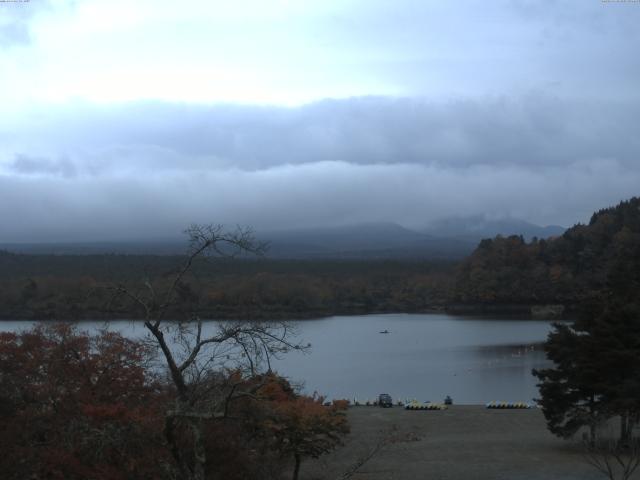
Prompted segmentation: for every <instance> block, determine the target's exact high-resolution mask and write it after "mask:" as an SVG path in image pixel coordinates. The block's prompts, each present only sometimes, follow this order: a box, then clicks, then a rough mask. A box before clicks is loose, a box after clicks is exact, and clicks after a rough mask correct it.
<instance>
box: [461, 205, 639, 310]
mask: <svg viewBox="0 0 640 480" xmlns="http://www.w3.org/2000/svg"><path fill="white" fill-rule="evenodd" d="M638 268H640V198H632V199H630V200H628V201H623V202H621V203H620V204H618V205H617V206H615V207H611V208H605V209H602V210H600V211H598V212H596V213H594V214H593V216H592V217H591V220H590V221H589V224H588V225H580V224H578V225H576V226H574V227H572V228H570V229H568V230H567V231H566V232H565V233H564V234H563V235H562V236H559V237H555V238H549V239H546V240H545V239H533V240H532V241H531V242H525V241H524V239H523V238H522V237H519V236H510V237H506V238H505V237H500V236H498V237H496V238H494V239H492V240H491V239H487V240H483V241H482V242H481V243H480V245H479V246H478V248H477V249H476V250H475V251H474V252H473V254H472V255H471V256H470V257H468V258H467V259H466V260H464V261H463V262H462V264H461V265H460V267H459V269H458V274H457V277H456V281H455V286H454V291H453V297H452V299H451V300H452V302H453V303H460V304H477V305H501V304H516V305H518V304H519V305H541V304H560V305H564V306H567V307H569V308H573V307H576V306H577V305H578V304H579V303H580V302H581V301H583V300H584V299H585V298H587V297H589V296H590V295H591V294H592V293H593V292H597V291H600V290H602V289H603V288H604V286H605V282H606V281H607V279H609V280H611V279H612V278H614V277H615V278H617V279H618V280H617V281H619V282H625V281H626V280H625V278H631V275H629V273H630V272H632V271H634V270H637V269H638Z"/></svg>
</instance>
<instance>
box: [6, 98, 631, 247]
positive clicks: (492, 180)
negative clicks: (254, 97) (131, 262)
mask: <svg viewBox="0 0 640 480" xmlns="http://www.w3.org/2000/svg"><path fill="white" fill-rule="evenodd" d="M639 114H640V101H627V102H620V101H614V100H608V101H605V100H589V101H580V100H567V99H559V98H555V97H551V96H546V95H541V94H534V93H532V94H531V95H529V96H525V97H518V98H510V97H504V98H495V97H494V98H486V99H482V100H451V101H428V100H421V99H409V98H400V99H394V98H354V99H348V100H331V101H322V102H318V103H313V104H309V105H307V106H303V107H299V108H276V107H257V106H237V105H235V106H234V105H226V106H225V105H217V106H208V107H205V106H194V105H176V104H166V103H149V102H147V103H136V104H126V105H120V106H108V107H107V106H105V107H97V106H87V105H82V104H79V105H75V106H74V107H73V108H70V107H69V106H67V107H65V108H64V109H62V108H59V109H49V110H47V111H42V110H41V111H37V112H29V113H25V115H24V116H23V117H22V118H20V119H16V121H15V122H13V123H12V124H11V125H10V126H6V125H8V124H5V126H4V127H2V128H1V130H0V137H1V138H2V139H3V144H4V148H3V149H2V152H3V155H4V158H1V159H0V168H1V169H2V170H1V172H2V173H1V174H0V218H1V219H2V222H3V230H2V235H1V236H2V238H1V239H0V240H1V241H4V242H14V241H47V240H49V241H62V240H113V239H132V238H147V237H152V236H173V235H174V234H176V232H179V231H181V230H182V229H183V228H184V227H185V226H186V225H188V224H189V223H191V222H222V223H231V224H236V223H241V224H251V225H254V226H255V227H256V228H258V229H263V230H264V229H280V228H292V227H311V226H320V225H341V224H349V223H362V222H379V221H392V222H398V223H400V224H402V225H405V226H409V227H424V226H425V225H427V224H428V223H429V222H432V221H434V220H436V219H440V218H443V217H450V216H467V215H477V214H485V215H488V216H490V217H493V218H501V217H518V218H522V219H525V220H529V221H532V222H535V223H539V224H550V223H555V224H561V225H571V224H573V223H574V222H576V221H586V220H588V217H589V215H590V213H591V212H592V211H593V210H594V209H597V208H599V207H603V206H606V205H609V204H612V203H616V202H617V201H619V200H620V199H622V198H625V197H629V196H632V195H634V194H638V185H640V158H639V155H638V154H639V152H640V135H637V122H636V119H637V118H638V116H639Z"/></svg>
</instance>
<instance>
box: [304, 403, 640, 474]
mask: <svg viewBox="0 0 640 480" xmlns="http://www.w3.org/2000/svg"><path fill="white" fill-rule="evenodd" d="M348 416H349V421H350V424H351V430H352V431H351V434H350V435H349V436H348V438H347V440H346V444H345V446H344V447H342V448H341V449H339V450H337V451H336V452H334V453H331V454H329V455H326V456H324V457H322V458H321V459H319V460H307V461H305V462H304V463H303V464H302V470H301V475H300V476H301V478H302V479H305V480H325V479H326V480H329V479H331V480H333V479H339V478H341V477H342V476H343V475H344V473H345V472H347V471H348V470H349V468H350V467H352V466H353V465H354V464H355V463H356V462H357V461H358V459H360V458H363V457H364V456H366V455H367V454H368V453H369V452H371V451H372V449H373V448H374V447H375V445H376V444H378V443H380V441H381V440H382V439H384V438H389V437H392V438H394V439H396V441H395V442H392V443H389V444H386V445H385V446H384V447H382V448H381V449H380V450H379V451H378V453H377V454H376V455H374V456H373V458H371V460H370V461H368V462H367V463H365V464H364V465H363V466H362V467H361V468H360V469H359V470H358V471H357V473H355V474H354V475H353V476H352V477H351V478H353V479H355V480H363V479H367V480H383V479H385V480H390V479H394V480H413V479H415V480H418V479H419V480H424V479H432V480H450V479H451V480H453V479H471V480H473V479H477V480H484V479H487V480H489V479H491V480H493V479H504V480H507V479H509V480H548V479H567V480H591V479H593V480H596V479H604V478H606V477H604V476H603V475H602V474H600V473H598V472H597V471H596V470H595V469H594V468H593V467H592V466H590V465H588V464H587V463H586V461H585V459H584V457H583V454H582V453H581V448H580V445H579V444H578V442H571V441H563V440H561V439H558V438H556V437H554V436H553V435H551V434H550V433H549V432H548V431H547V429H546V426H545V420H544V417H543V415H542V413H541V412H540V411H539V410H538V409H531V410H488V409H486V408H484V407H483V406H467V405H465V406H456V405H454V406H453V407H451V408H450V409H449V410H445V411H408V410H404V409H403V408H400V407H394V408H391V409H382V408H377V407H352V408H350V409H349V411H348ZM633 478H640V473H639V472H636V476H634V477H633Z"/></svg>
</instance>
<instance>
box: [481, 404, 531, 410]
mask: <svg viewBox="0 0 640 480" xmlns="http://www.w3.org/2000/svg"><path fill="white" fill-rule="evenodd" d="M486 407H487V408H501V409H506V408H533V405H531V404H529V403H525V402H515V403H512V402H489V403H487V405H486Z"/></svg>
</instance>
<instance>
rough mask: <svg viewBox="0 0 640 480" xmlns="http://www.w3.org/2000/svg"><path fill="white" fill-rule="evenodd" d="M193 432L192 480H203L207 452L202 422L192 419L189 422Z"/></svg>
mask: <svg viewBox="0 0 640 480" xmlns="http://www.w3.org/2000/svg"><path fill="white" fill-rule="evenodd" d="M189 423H190V427H191V431H192V432H193V477H192V478H193V480H205V478H206V476H205V465H206V463H207V451H206V448H205V445H204V436H203V435H202V420H200V419H196V418H193V419H191V420H190V422H189Z"/></svg>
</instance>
